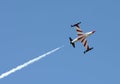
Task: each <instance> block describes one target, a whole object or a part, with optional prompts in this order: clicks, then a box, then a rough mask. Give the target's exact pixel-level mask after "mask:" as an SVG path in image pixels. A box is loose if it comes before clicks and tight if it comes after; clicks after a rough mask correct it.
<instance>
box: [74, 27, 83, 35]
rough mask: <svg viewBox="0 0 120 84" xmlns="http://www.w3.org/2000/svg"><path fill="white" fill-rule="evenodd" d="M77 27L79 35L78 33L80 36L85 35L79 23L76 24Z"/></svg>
mask: <svg viewBox="0 0 120 84" xmlns="http://www.w3.org/2000/svg"><path fill="white" fill-rule="evenodd" d="M75 28H76V32H77V35H78V36H81V35H83V31H82V29H81V28H80V26H79V25H76V26H75Z"/></svg>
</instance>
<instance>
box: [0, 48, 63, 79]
mask: <svg viewBox="0 0 120 84" xmlns="http://www.w3.org/2000/svg"><path fill="white" fill-rule="evenodd" d="M62 47H63V46H62ZM62 47H58V48H55V49H53V50H51V51H49V52H47V53H45V54H43V55H40V56H38V57H36V58H34V59H32V60H30V61H28V62H26V63H24V64H22V65H19V66H17V67H16V68H13V69H11V70H9V71H7V72H5V73H3V74H1V75H0V79H2V78H4V77H6V76H8V75H10V74H12V73H14V72H16V71H18V70H21V69H22V68H24V67H27V66H28V65H30V64H32V63H34V62H36V61H39V60H40V59H42V58H44V57H46V56H47V55H49V54H52V53H54V52H55V51H57V50H59V49H60V48H62Z"/></svg>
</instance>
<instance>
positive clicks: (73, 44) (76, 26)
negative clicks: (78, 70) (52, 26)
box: [69, 22, 95, 54]
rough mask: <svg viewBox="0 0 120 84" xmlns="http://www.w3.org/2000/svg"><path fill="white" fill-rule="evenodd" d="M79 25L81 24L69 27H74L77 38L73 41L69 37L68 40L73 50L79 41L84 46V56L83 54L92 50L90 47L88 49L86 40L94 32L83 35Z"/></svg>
mask: <svg viewBox="0 0 120 84" xmlns="http://www.w3.org/2000/svg"><path fill="white" fill-rule="evenodd" d="M79 24H81V22H79V23H77V24H74V25H71V27H75V29H76V31H77V35H78V37H77V38H75V39H72V38H71V37H69V40H70V44H71V45H72V46H73V47H74V48H75V43H76V42H78V41H80V42H81V43H82V44H83V45H84V47H85V48H86V50H85V51H84V54H85V53H86V52H88V51H90V50H92V49H93V47H91V48H90V47H89V45H88V42H87V39H86V38H87V37H89V36H90V35H92V34H93V33H95V31H90V32H87V33H83V31H82V30H81V28H80V26H79Z"/></svg>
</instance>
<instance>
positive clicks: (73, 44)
mask: <svg viewBox="0 0 120 84" xmlns="http://www.w3.org/2000/svg"><path fill="white" fill-rule="evenodd" d="M69 40H70V44H71V45H72V46H73V47H74V48H75V43H73V42H72V38H71V37H69Z"/></svg>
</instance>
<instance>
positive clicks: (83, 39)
mask: <svg viewBox="0 0 120 84" xmlns="http://www.w3.org/2000/svg"><path fill="white" fill-rule="evenodd" d="M78 40H79V41H80V42H81V43H82V44H83V45H84V47H85V48H86V50H89V45H88V42H87V39H86V37H85V36H82V37H80V38H79V39H78Z"/></svg>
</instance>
